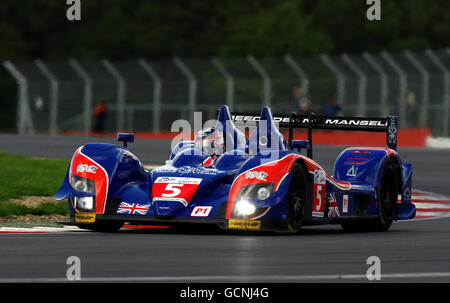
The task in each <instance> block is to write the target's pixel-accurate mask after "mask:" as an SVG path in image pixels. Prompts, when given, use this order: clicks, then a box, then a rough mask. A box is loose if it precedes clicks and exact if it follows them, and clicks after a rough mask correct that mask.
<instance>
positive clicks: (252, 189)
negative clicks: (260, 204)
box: [236, 183, 275, 201]
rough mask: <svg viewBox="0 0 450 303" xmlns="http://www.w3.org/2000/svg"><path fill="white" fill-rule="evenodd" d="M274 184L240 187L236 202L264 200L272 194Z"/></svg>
mask: <svg viewBox="0 0 450 303" xmlns="http://www.w3.org/2000/svg"><path fill="white" fill-rule="evenodd" d="M274 189H275V183H258V184H251V185H246V186H242V188H241V191H240V192H239V194H238V196H237V198H236V200H237V201H238V200H249V199H258V200H266V199H267V198H269V197H270V195H271V194H272V193H273V192H274Z"/></svg>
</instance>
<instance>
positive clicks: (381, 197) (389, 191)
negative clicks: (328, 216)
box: [341, 158, 399, 232]
mask: <svg viewBox="0 0 450 303" xmlns="http://www.w3.org/2000/svg"><path fill="white" fill-rule="evenodd" d="M398 177H399V176H398V169H397V167H396V163H395V161H394V160H393V159H392V158H389V159H388V160H387V161H386V164H385V165H384V167H383V171H382V173H381V180H380V188H379V190H378V207H379V208H380V216H379V217H378V218H376V219H371V220H368V221H361V222H348V223H342V224H341V225H342V228H343V229H344V230H345V231H351V232H354V231H387V230H388V229H389V228H390V227H391V225H392V222H393V221H394V219H395V215H396V213H397V198H398V194H399V190H398V188H399V184H398V180H399V178H398Z"/></svg>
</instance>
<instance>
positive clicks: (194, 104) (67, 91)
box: [3, 49, 450, 137]
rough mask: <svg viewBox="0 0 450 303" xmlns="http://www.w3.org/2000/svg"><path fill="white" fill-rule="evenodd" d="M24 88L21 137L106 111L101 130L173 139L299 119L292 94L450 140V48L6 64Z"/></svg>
mask: <svg viewBox="0 0 450 303" xmlns="http://www.w3.org/2000/svg"><path fill="white" fill-rule="evenodd" d="M3 65H4V67H5V68H6V69H7V70H8V71H9V73H10V74H11V76H12V77H13V78H14V79H15V80H16V82H17V84H18V88H19V93H18V107H17V109H18V110H17V129H18V132H19V133H21V134H24V133H33V132H45V133H50V134H53V133H57V132H65V131H80V132H88V131H91V130H92V126H93V125H94V116H93V109H94V108H95V106H96V105H97V104H98V103H99V102H100V101H102V100H103V101H105V102H106V105H107V118H106V121H105V130H106V131H110V132H114V131H140V132H143V131H148V132H150V131H155V132H158V131H165V130H166V131H167V130H170V127H171V123H172V121H174V120H177V119H188V120H191V121H192V119H193V113H194V111H202V112H203V117H202V118H203V120H204V121H206V120H208V119H214V118H215V115H216V110H217V108H218V107H219V105H221V104H227V105H228V106H229V107H230V108H231V109H232V110H234V111H252V112H254V111H258V110H260V108H261V107H262V106H263V105H270V106H271V107H272V110H273V112H291V111H293V110H296V106H295V104H294V98H293V90H294V88H295V87H298V88H299V89H300V90H301V91H302V92H303V94H304V96H305V97H306V98H307V99H308V100H310V104H309V105H310V110H312V111H314V112H319V113H321V112H322V111H323V109H324V105H325V104H326V103H327V102H328V101H329V100H330V99H335V100H336V101H337V104H338V105H339V106H340V107H341V111H340V112H339V113H338V114H339V115H356V116H386V115H388V114H391V115H399V117H400V120H399V126H400V127H402V128H406V127H428V128H430V129H431V130H432V134H433V135H434V136H446V137H448V136H449V133H450V129H449V128H450V121H449V120H450V72H449V70H450V49H442V50H430V49H427V50H425V51H414V52H413V51H409V50H406V51H403V52H390V53H389V52H386V51H383V52H381V53H372V54H370V53H367V52H365V53H363V54H342V55H329V54H321V55H319V56H310V57H295V56H292V55H289V54H287V55H286V56H284V57H282V58H256V57H254V56H252V55H249V56H247V57H244V58H231V59H230V58H217V57H213V58H208V59H189V58H180V57H175V58H173V59H172V60H149V59H144V58H140V59H135V60H127V61H110V60H106V59H104V60H101V61H81V60H76V59H70V60H68V61H65V62H62V61H47V62H44V61H43V60H36V61H34V62H20V63H19V62H18V63H13V62H11V61H5V62H3Z"/></svg>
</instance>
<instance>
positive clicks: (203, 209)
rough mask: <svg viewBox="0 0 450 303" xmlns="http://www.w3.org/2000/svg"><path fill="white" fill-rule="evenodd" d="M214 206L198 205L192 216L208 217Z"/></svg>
mask: <svg viewBox="0 0 450 303" xmlns="http://www.w3.org/2000/svg"><path fill="white" fill-rule="evenodd" d="M211 209H212V206H196V207H194V209H193V210H192V212H191V217H208V216H209V213H210V212H211Z"/></svg>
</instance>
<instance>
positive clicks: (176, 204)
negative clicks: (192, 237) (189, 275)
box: [55, 106, 415, 231]
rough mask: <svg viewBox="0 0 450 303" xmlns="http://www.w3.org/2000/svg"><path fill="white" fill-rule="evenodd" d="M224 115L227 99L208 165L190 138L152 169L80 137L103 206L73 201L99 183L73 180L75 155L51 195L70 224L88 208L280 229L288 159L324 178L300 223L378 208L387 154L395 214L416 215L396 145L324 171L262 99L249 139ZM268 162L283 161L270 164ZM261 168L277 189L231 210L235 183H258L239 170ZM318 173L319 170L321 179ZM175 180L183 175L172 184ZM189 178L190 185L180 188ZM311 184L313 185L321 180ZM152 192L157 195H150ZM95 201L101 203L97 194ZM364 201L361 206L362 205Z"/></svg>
mask: <svg viewBox="0 0 450 303" xmlns="http://www.w3.org/2000/svg"><path fill="white" fill-rule="evenodd" d="M231 121H232V119H231V114H230V112H229V109H228V107H226V106H222V107H221V109H220V113H219V118H218V127H217V128H220V126H222V130H223V131H224V133H225V135H226V140H227V141H228V142H227V149H226V150H225V151H224V153H223V154H221V155H220V156H218V157H216V158H215V159H214V161H213V162H212V164H210V165H205V164H204V163H205V161H208V160H209V158H210V156H209V155H206V154H205V153H203V151H202V150H201V149H197V148H196V147H195V145H194V143H193V142H192V141H184V142H180V143H179V144H177V145H176V146H175V147H174V148H173V150H172V151H171V153H170V154H169V155H168V161H166V164H165V165H163V166H161V167H158V168H155V169H153V170H152V171H146V170H145V169H144V167H143V165H142V164H141V162H140V161H139V160H138V159H137V157H136V156H134V155H133V154H132V153H131V152H130V151H129V150H128V149H127V148H126V147H123V146H119V145H114V144H104V143H90V144H86V145H84V146H82V147H81V148H80V149H79V153H80V154H81V155H82V157H84V158H82V159H87V160H86V161H88V160H89V161H91V162H92V163H95V164H94V165H98V166H101V167H102V168H103V169H104V171H105V172H106V174H107V175H108V178H107V183H108V186H107V193H106V198H105V201H104V203H105V205H104V211H102V212H99V211H98V210H92V211H80V210H79V209H77V205H76V203H75V202H74V201H75V200H74V198H77V197H90V196H93V197H95V196H96V194H97V195H98V190H100V188H97V189H96V190H97V192H96V193H84V192H80V191H77V190H75V189H74V188H73V187H72V185H71V182H70V174H71V172H72V174H73V173H75V166H76V165H78V163H74V161H75V160H73V161H72V163H71V167H69V170H68V172H67V175H66V178H65V179H64V182H63V184H62V186H61V188H60V189H59V191H58V192H57V193H56V195H55V198H56V199H58V200H62V199H68V201H69V203H68V204H69V211H70V214H71V220H72V223H74V224H77V222H76V220H75V214H77V213H85V214H86V213H87V214H89V213H93V214H95V215H96V219H95V220H105V221H107V220H109V221H112V220H118V221H123V222H131V223H139V224H144V223H148V224H154V225H155V224H159V225H171V224H172V223H173V224H183V223H211V224H216V225H218V226H220V227H221V228H230V226H231V225H230V221H231V220H243V221H252V220H253V221H255V222H256V221H257V222H258V225H257V228H255V229H259V230H281V231H284V230H287V226H286V199H287V198H286V197H287V192H288V188H289V185H290V181H291V173H290V170H291V169H292V165H294V163H301V164H302V165H303V166H304V167H305V168H307V170H308V172H309V176H310V177H311V178H310V179H311V183H312V184H314V185H319V186H320V184H323V185H324V186H325V191H324V192H315V191H314V192H313V193H312V196H314V197H316V196H318V197H319V198H320V195H321V194H323V197H325V200H324V201H318V202H317V203H320V202H325V203H324V204H325V205H324V206H322V207H323V208H322V209H321V211H320V212H314V209H313V208H314V207H316V205H315V204H314V203H316V202H314V201H310V203H311V205H310V208H309V209H310V210H311V211H312V213H311V214H308V216H307V220H306V221H305V222H304V224H305V225H310V224H327V223H342V222H344V221H345V220H353V219H355V218H361V217H377V216H380V211H379V201H378V195H379V193H378V190H379V187H380V186H379V185H380V182H381V175H382V170H383V167H384V165H385V162H386V161H387V160H388V159H389V158H392V159H393V160H394V161H395V163H396V165H397V168H398V170H399V174H398V176H399V178H400V180H399V183H398V184H400V186H401V188H399V192H400V193H401V199H400V202H399V203H398V207H397V214H396V218H395V219H396V220H403V219H411V218H413V217H414V216H415V206H414V204H412V203H411V180H412V167H411V165H410V164H407V163H403V162H402V161H401V158H400V156H399V154H398V153H397V152H396V151H395V150H393V149H389V148H366V147H361V148H348V149H346V150H344V151H343V152H342V153H341V154H340V155H339V156H338V157H337V160H336V162H335V167H334V172H333V175H332V176H331V175H328V174H327V173H326V172H324V171H323V169H322V168H321V167H320V165H319V164H317V163H316V162H315V161H313V160H312V159H310V158H307V157H305V155H303V154H302V153H301V151H302V149H305V148H307V147H308V141H307V140H294V141H293V142H292V144H291V147H290V148H292V150H291V149H290V148H289V146H288V144H287V142H286V139H285V138H284V137H283V135H282V134H281V133H279V132H278V130H276V127H275V126H274V124H273V119H272V115H271V112H270V110H269V109H268V108H267V107H266V108H264V109H263V112H262V114H261V117H260V121H268V123H267V124H268V126H267V127H266V128H265V129H264V130H262V129H260V127H258V129H257V131H255V132H254V133H253V134H252V135H251V136H250V138H249V140H247V139H246V138H245V136H244V135H243V134H242V133H241V132H240V131H238V130H237V129H236V128H235V127H234V125H233V123H232V122H231ZM223 125H226V127H223ZM263 136H264V137H266V139H268V141H269V144H265V145H264V148H262V145H261V138H262V137H263ZM118 138H119V139H120V140H121V141H123V142H124V143H126V142H133V141H134V137H132V135H130V134H122V135H119V136H118ZM230 146H231V147H230ZM228 147H230V148H228ZM74 159H75V158H74ZM77 161H78V160H77ZM80 163H81V164H83V163H84V162H83V163H82V162H80ZM270 163H280V165H281V163H282V164H283V165H282V166H280V167H273V166H270V165H271V164H270ZM262 169H264V172H265V174H267V175H268V176H264V175H263V176H259V178H260V179H261V180H265V179H271V178H272V173H270V172H271V171H273V172H274V176H275V175H276V176H281V177H273V178H274V179H273V180H272V179H271V180H272V181H271V182H274V184H276V185H275V186H276V189H275V190H274V191H273V192H272V193H271V195H270V196H269V197H268V198H267V199H264V200H259V199H257V198H254V197H253V198H249V199H247V202H249V203H251V204H252V205H254V206H255V213H254V215H253V216H247V217H243V218H237V217H234V216H233V213H234V209H233V207H235V205H236V202H237V201H233V199H231V198H232V197H233V195H234V196H236V195H237V194H238V192H240V191H241V189H242V188H241V187H239V186H240V185H239V184H241V183H242V182H244V183H245V182H254V183H252V184H258V182H261V183H262V181H258V179H257V178H258V175H257V174H256V175H251V174H250V175H249V177H248V176H247V175H246V174H247V173H248V172H251V171H253V172H255V170H262ZM267 172H269V173H267ZM80 176H85V177H86V178H89V174H86V173H84V174H83V175H81V174H80ZM252 176H256V177H255V179H251V178H252ZM320 176H323V178H324V179H323V180H322V181H320ZM96 177H98V174H97V176H96ZM316 179H317V180H318V181H317V182H316ZM171 180H175V181H173V182H175V183H170V182H172V181H171ZM197 180H198V181H197ZM325 180H326V181H325ZM95 182H97V181H95ZM158 182H159V183H158ZM164 182H166V183H164ZM176 182H184V183H178V185H176ZM196 182H197V183H198V184H197V183H196ZM320 182H322V183H320ZM323 182H325V183H323ZM244 183H242V184H244ZM316 183H317V184H316ZM95 184H96V185H97V183H95ZM158 184H159V185H158ZM161 184H162V185H161ZM170 184H172V185H170ZM174 184H175V185H174ZM180 184H181V185H180ZM245 184H246V183H245ZM103 186H104V185H103ZM157 186H159V187H157ZM188 186H189V188H190V191H193V192H192V193H184V192H183V191H184V188H187V187H188ZM157 188H158V189H157ZM314 188H316V187H314ZM317 188H319V189H320V187H317ZM156 191H158V193H156ZM161 193H162V194H161ZM156 194H157V195H158V196H155V195H156ZM163 197H170V198H167V199H164V198H163ZM187 197H188V198H187ZM319 200H321V199H319ZM96 202H97V203H101V201H96ZM124 202H125V203H127V204H128V205H135V206H137V207H142V208H144V209H145V210H143V211H142V212H136V213H132V212H130V213H126V212H124V211H122V212H119V208H120V207H121V206H123V205H126V204H123V203H124ZM363 203H365V206H364V207H363V208H362V207H361V205H362V204H363ZM317 207H319V204H318V205H317ZM196 211H197V213H196ZM244 226H246V227H244V229H247V227H248V226H247V225H245V224H244Z"/></svg>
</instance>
